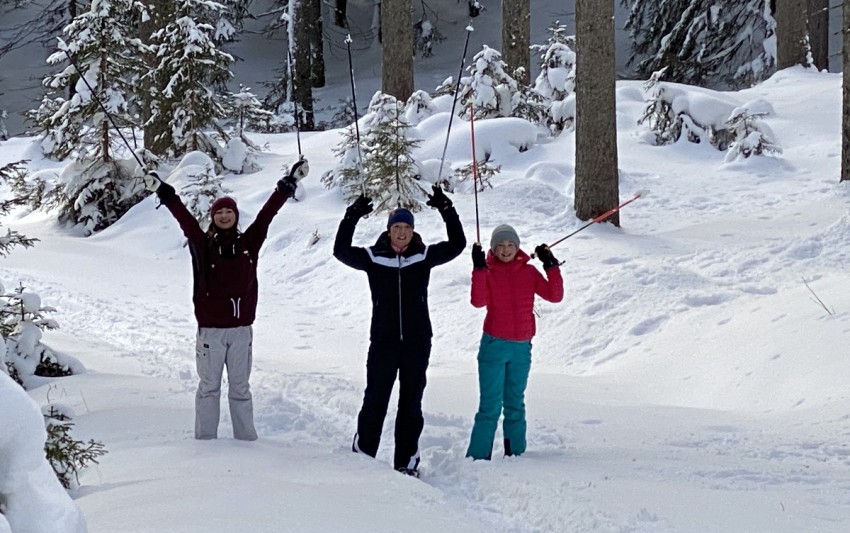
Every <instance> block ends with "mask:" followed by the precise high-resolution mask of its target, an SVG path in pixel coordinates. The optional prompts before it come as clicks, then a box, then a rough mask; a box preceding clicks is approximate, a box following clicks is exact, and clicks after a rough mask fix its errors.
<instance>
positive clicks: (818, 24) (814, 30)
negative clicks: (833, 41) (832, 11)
mask: <svg viewBox="0 0 850 533" xmlns="http://www.w3.org/2000/svg"><path fill="white" fill-rule="evenodd" d="M806 7H807V10H808V21H809V26H808V27H809V44H811V46H812V60H813V61H814V63H815V67H817V69H818V70H828V69H829V0H807V2H806Z"/></svg>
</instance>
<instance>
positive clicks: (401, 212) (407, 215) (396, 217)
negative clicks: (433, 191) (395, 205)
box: [387, 208, 413, 229]
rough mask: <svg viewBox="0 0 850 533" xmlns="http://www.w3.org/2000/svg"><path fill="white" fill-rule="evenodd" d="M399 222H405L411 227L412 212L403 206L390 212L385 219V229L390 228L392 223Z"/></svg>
mask: <svg viewBox="0 0 850 533" xmlns="http://www.w3.org/2000/svg"><path fill="white" fill-rule="evenodd" d="M399 222H401V223H404V224H407V225H408V226H410V227H411V228H412V227H413V213H411V212H410V211H408V210H407V209H403V208H399V209H396V210H394V211H392V212H390V218H389V219H388V220H387V229H390V227H391V226H392V225H393V224H397V223H399Z"/></svg>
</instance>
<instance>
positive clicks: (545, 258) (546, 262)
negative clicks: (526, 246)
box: [534, 244, 561, 270]
mask: <svg viewBox="0 0 850 533" xmlns="http://www.w3.org/2000/svg"><path fill="white" fill-rule="evenodd" d="M534 255H536V256H537V259H540V262H541V263H543V269H544V270H546V269H548V268H552V267H556V266H560V264H561V263H559V262H558V260H557V259H555V256H554V255H552V250H550V249H549V247H548V246H547V245H545V244H541V245H539V246H538V247H537V248H535V249H534Z"/></svg>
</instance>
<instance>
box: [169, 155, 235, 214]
mask: <svg viewBox="0 0 850 533" xmlns="http://www.w3.org/2000/svg"><path fill="white" fill-rule="evenodd" d="M223 179H224V177H223V176H220V175H217V174H216V173H215V170H214V165H213V161H212V159H210V158H209V156H207V155H206V154H205V153H203V152H190V153H188V154H186V155H185V156H183V159H182V160H181V161H180V164H179V165H177V168H175V169H174V171H173V172H172V173H171V176H169V181H171V180H175V181H177V182H179V183H177V185H178V186H179V185H180V184H181V183H182V184H183V185H182V186H181V187H178V192H179V194H180V197H181V198H182V199H183V202H184V203H185V204H186V208H187V209H189V212H190V213H192V215H193V216H194V217H195V218H196V219H197V220H198V223H199V224H200V225H201V227H202V228H204V227H207V226H209V224H210V222H212V220H211V219H210V207H211V206H212V204H213V202H214V201H215V200H216V198H219V197H221V196H225V195H227V194H229V193H230V192H231V191H230V190H229V189H226V188H225V187H224V185H222V181H223Z"/></svg>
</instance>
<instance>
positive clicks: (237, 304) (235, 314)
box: [230, 298, 242, 319]
mask: <svg viewBox="0 0 850 533" xmlns="http://www.w3.org/2000/svg"><path fill="white" fill-rule="evenodd" d="M230 303H231V305H233V318H237V319H238V318H239V315H240V313H241V311H242V310H241V309H240V305H241V304H242V298H231V299H230Z"/></svg>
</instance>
